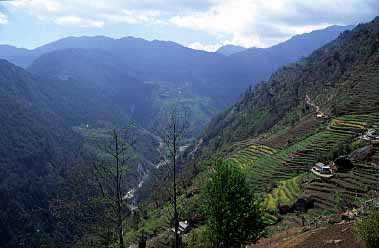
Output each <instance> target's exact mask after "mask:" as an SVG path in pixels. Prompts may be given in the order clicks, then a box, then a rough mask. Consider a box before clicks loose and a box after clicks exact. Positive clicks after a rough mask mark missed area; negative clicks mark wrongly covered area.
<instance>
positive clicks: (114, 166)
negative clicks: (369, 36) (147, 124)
mask: <svg viewBox="0 0 379 248" xmlns="http://www.w3.org/2000/svg"><path fill="white" fill-rule="evenodd" d="M134 143H135V137H134V133H133V130H132V127H131V126H130V127H129V128H127V129H125V130H118V129H116V128H114V129H113V130H112V132H111V138H110V140H109V142H108V144H102V145H99V149H100V150H101V151H102V154H101V158H100V159H99V160H98V161H97V162H95V163H94V168H95V178H96V182H97V183H98V186H99V188H100V191H101V195H102V197H103V198H104V199H105V200H106V201H108V203H109V205H110V211H111V214H110V216H109V217H110V219H109V221H110V222H111V223H114V229H115V234H116V236H117V239H118V242H119V247H120V248H124V247H125V244H124V238H123V235H124V231H125V230H124V229H125V228H124V225H123V223H124V221H125V218H126V213H127V211H128V208H127V197H126V196H127V193H128V184H127V173H128V165H127V163H128V162H129V161H130V160H131V156H132V154H133V151H132V148H133V145H134Z"/></svg>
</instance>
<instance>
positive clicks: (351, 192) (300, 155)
mask: <svg viewBox="0 0 379 248" xmlns="http://www.w3.org/2000/svg"><path fill="white" fill-rule="evenodd" d="M378 124H379V114H376V113H374V114H372V113H368V114H360V115H358V114H350V115H345V116H342V117H338V118H334V119H332V120H331V121H330V124H329V126H328V127H327V128H325V129H324V130H322V131H318V132H316V133H314V134H312V135H310V136H308V137H306V138H305V139H303V140H301V141H299V142H297V143H294V144H291V145H289V146H287V147H285V148H282V149H280V148H273V147H269V146H267V145H263V144H254V143H252V142H250V143H249V141H246V142H245V144H248V146H246V147H245V148H242V149H240V150H236V151H234V152H232V153H231V154H230V156H229V160H230V161H232V162H233V163H234V164H235V165H237V166H240V167H241V168H243V169H244V170H245V171H246V174H247V177H248V179H249V182H251V184H252V185H253V186H254V187H255V188H256V190H257V191H258V192H260V193H264V194H267V195H266V197H265V200H264V203H263V205H264V206H265V207H267V208H268V209H274V208H275V207H276V204H277V203H281V204H289V203H291V202H293V201H295V200H296V198H297V197H299V196H300V195H302V194H305V195H307V196H311V197H312V198H314V199H315V200H316V206H318V207H320V208H323V209H329V210H330V209H335V204H336V202H335V194H336V192H340V193H341V194H342V196H343V198H344V199H345V201H347V202H350V203H353V202H355V201H356V199H357V198H359V197H362V196H366V195H367V194H368V192H370V191H372V190H379V187H378V183H377V182H379V180H378V179H379V168H378V167H376V168H377V169H375V167H373V166H370V165H365V164H357V165H356V167H355V168H354V169H353V170H352V171H350V172H349V173H337V174H336V175H335V177H333V178H331V179H329V180H325V179H316V180H314V181H313V182H312V183H310V184H307V185H305V186H304V188H303V189H304V190H302V189H301V187H300V186H299V185H298V182H299V181H298V180H300V178H301V177H299V175H301V174H302V173H304V172H308V171H309V170H310V168H311V167H312V166H313V165H314V163H315V162H317V161H320V160H322V158H325V157H328V156H329V155H330V152H331V151H332V150H333V149H335V148H336V147H338V146H339V145H341V144H349V143H350V142H351V141H352V140H353V139H354V138H356V137H358V136H359V135H360V134H361V133H363V132H365V131H366V130H367V128H371V127H375V126H377V125H378ZM341 155H344V154H341ZM371 161H373V162H375V161H379V147H378V146H376V147H375V148H374V153H373V154H372V156H371ZM322 162H328V161H322ZM273 184H276V185H278V186H277V187H276V188H274V189H273V188H272V185H273Z"/></svg>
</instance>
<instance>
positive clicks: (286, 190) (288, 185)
mask: <svg viewBox="0 0 379 248" xmlns="http://www.w3.org/2000/svg"><path fill="white" fill-rule="evenodd" d="M301 183H302V176H297V177H294V178H292V179H288V180H285V181H281V182H280V183H279V186H278V187H277V188H275V189H274V190H273V191H272V192H271V193H269V194H268V195H267V197H266V198H265V200H264V201H263V203H262V206H263V207H264V208H265V209H269V210H275V209H276V206H277V204H281V205H291V204H293V203H294V202H295V201H296V200H297V198H298V197H299V196H300V195H301V193H302V190H301Z"/></svg>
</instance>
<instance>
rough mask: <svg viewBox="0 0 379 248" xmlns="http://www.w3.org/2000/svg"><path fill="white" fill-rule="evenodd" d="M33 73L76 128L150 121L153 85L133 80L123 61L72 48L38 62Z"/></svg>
mask: <svg viewBox="0 0 379 248" xmlns="http://www.w3.org/2000/svg"><path fill="white" fill-rule="evenodd" d="M29 71H30V72H32V73H33V74H34V75H36V76H38V77H39V78H41V80H43V81H44V84H43V85H41V90H42V91H44V92H45V93H46V94H47V95H49V97H50V100H51V104H52V105H53V106H56V107H58V108H61V109H60V110H59V111H60V112H61V114H62V115H64V118H65V120H66V121H67V122H71V123H72V125H80V124H91V125H93V124H95V123H98V122H113V123H120V122H124V123H125V122H127V121H128V120H130V119H132V120H135V121H137V122H138V123H140V124H141V123H143V122H144V121H147V120H149V119H150V116H151V114H152V113H151V108H152V106H151V105H152V99H151V95H152V86H151V85H147V84H144V83H142V82H141V81H139V80H138V79H136V78H134V77H132V76H131V75H130V72H128V70H127V69H126V68H125V67H124V66H123V64H122V62H120V60H119V59H117V58H115V57H113V56H112V55H111V54H109V53H107V52H102V51H95V50H93V51H90V50H82V49H69V50H60V51H56V52H51V53H47V54H45V55H43V56H42V57H40V58H39V59H37V60H36V61H35V62H34V63H33V64H32V65H31V66H30V67H29Z"/></svg>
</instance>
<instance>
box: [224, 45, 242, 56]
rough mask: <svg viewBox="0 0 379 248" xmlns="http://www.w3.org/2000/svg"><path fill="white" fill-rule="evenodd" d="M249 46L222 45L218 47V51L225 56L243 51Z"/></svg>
mask: <svg viewBox="0 0 379 248" xmlns="http://www.w3.org/2000/svg"><path fill="white" fill-rule="evenodd" d="M246 49H247V48H245V47H242V46H234V45H226V46H223V47H220V48H219V49H217V51H216V53H220V54H223V55H225V56H229V55H232V54H235V53H239V52H242V51H245V50H246Z"/></svg>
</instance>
